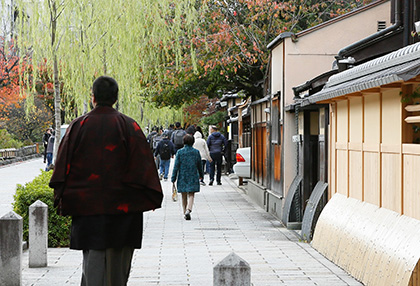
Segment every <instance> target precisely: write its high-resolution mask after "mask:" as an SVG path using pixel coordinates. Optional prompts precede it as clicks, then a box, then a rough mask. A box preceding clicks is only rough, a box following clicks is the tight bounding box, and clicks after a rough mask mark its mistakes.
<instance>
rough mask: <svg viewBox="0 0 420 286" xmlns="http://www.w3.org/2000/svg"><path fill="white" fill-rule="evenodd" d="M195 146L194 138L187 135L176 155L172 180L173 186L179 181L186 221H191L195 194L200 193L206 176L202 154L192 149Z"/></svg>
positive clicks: (178, 185)
mask: <svg viewBox="0 0 420 286" xmlns="http://www.w3.org/2000/svg"><path fill="white" fill-rule="evenodd" d="M193 144H194V137H193V136H191V135H189V134H187V135H185V136H184V148H182V149H180V150H178V152H177V153H176V157H175V165H174V169H173V170H172V178H171V182H172V183H173V184H175V182H176V181H177V189H178V193H181V195H182V208H183V210H184V218H185V219H186V220H190V219H191V212H192V206H193V203H194V194H195V193H196V192H199V191H200V180H201V179H202V178H203V176H204V174H203V168H202V167H201V156H200V152H199V151H198V150H197V149H194V148H193V147H192V145H193Z"/></svg>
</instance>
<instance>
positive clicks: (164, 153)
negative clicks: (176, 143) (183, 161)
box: [159, 140, 171, 160]
mask: <svg viewBox="0 0 420 286" xmlns="http://www.w3.org/2000/svg"><path fill="white" fill-rule="evenodd" d="M169 144H170V143H169V140H164V141H163V142H162V144H161V145H160V149H159V154H160V159H162V160H169V159H171V146H169Z"/></svg>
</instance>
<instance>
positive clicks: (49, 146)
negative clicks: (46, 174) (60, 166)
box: [45, 130, 55, 171]
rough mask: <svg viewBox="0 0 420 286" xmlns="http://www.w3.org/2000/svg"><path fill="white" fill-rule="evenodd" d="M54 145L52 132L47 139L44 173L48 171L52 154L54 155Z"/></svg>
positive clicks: (53, 132)
mask: <svg viewBox="0 0 420 286" xmlns="http://www.w3.org/2000/svg"><path fill="white" fill-rule="evenodd" d="M54 143H55V131H54V130H53V131H52V133H51V136H50V138H49V139H48V144H47V150H46V152H47V166H46V167H45V171H49V170H50V167H51V165H52V161H53V153H54Z"/></svg>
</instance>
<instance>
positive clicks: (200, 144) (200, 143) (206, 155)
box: [193, 131, 213, 186]
mask: <svg viewBox="0 0 420 286" xmlns="http://www.w3.org/2000/svg"><path fill="white" fill-rule="evenodd" d="M194 139H195V141H194V145H193V148H195V149H197V150H198V151H199V152H200V156H201V167H202V169H203V178H202V179H201V180H200V184H201V185H203V186H205V185H206V183H205V182H204V167H205V165H206V162H207V160H208V161H210V162H211V161H213V160H212V159H211V157H210V152H209V148H208V147H207V142H206V140H204V139H203V136H202V135H201V133H200V132H199V131H196V132H195V134H194Z"/></svg>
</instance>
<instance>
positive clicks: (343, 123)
mask: <svg viewBox="0 0 420 286" xmlns="http://www.w3.org/2000/svg"><path fill="white" fill-rule="evenodd" d="M347 108H348V104H347V100H343V101H339V102H337V142H339V143H347V142H348V121H349V119H348V109H347Z"/></svg>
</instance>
